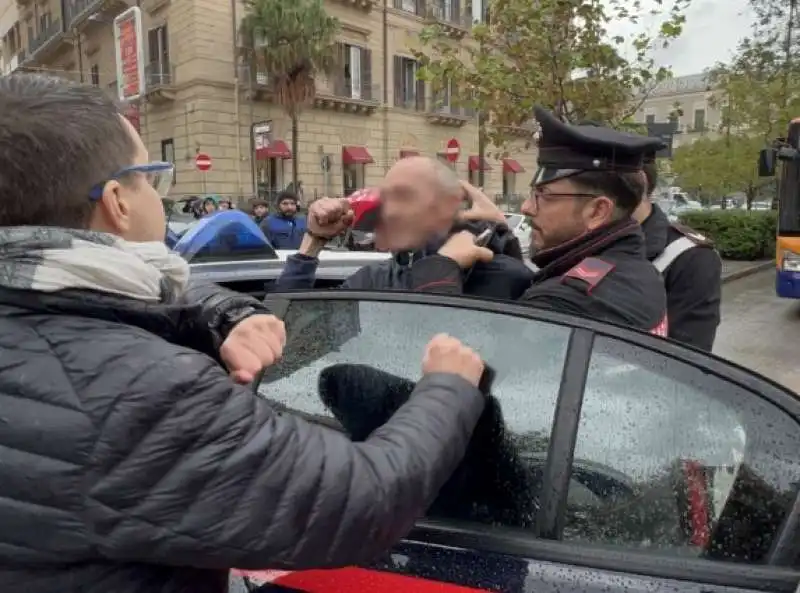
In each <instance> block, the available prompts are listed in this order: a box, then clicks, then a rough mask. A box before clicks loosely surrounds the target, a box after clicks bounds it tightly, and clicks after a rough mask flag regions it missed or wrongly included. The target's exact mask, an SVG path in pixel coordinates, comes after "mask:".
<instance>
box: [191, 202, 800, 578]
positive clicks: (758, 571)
mask: <svg viewBox="0 0 800 593" xmlns="http://www.w3.org/2000/svg"><path fill="white" fill-rule="evenodd" d="M221 216H226V217H229V218H228V220H225V219H223V218H218V217H211V218H208V219H205V220H203V221H201V222H200V223H198V225H196V226H195V227H192V228H191V229H190V230H189V231H187V233H186V234H185V235H184V237H183V238H182V239H181V241H182V244H181V245H180V246H179V249H178V250H179V251H180V252H182V253H183V254H184V255H185V256H186V257H187V259H189V260H190V261H191V262H192V274H193V275H194V276H199V277H205V278H207V279H209V280H213V281H216V282H221V283H223V284H226V285H227V286H229V287H231V288H233V289H236V290H241V291H244V292H251V293H253V294H259V295H263V294H265V293H267V292H268V290H269V283H270V281H271V280H273V279H274V278H275V277H276V276H277V275H278V274H279V273H280V270H281V268H282V266H283V262H284V261H285V257H286V254H283V253H279V252H276V251H275V250H273V249H272V248H271V246H269V244H268V243H267V242H266V240H265V239H264V238H263V234H260V232H256V231H255V230H254V227H255V229H256V230H257V226H256V225H255V224H254V223H252V221H250V219H249V218H248V217H246V216H245V219H246V221H247V222H245V219H242V218H238V219H233V217H234V216H235V213H230V214H227V213H226V214H224V215H221ZM232 219H233V220H232ZM215 220H216V221H217V222H215ZM259 235H260V236H259ZM345 256H346V257H345ZM385 257H388V255H386V254H380V253H369V252H354V253H346V252H345V253H343V252H335V251H332V252H326V253H325V255H323V258H322V265H321V267H320V274H319V275H318V280H319V286H335V285H336V284H338V283H340V282H341V280H342V279H343V278H344V277H346V276H347V275H349V274H350V273H352V272H353V271H355V269H357V268H358V267H360V266H362V265H365V264H366V263H369V262H370V261H376V260H377V259H379V258H385ZM266 298H267V300H268V302H269V304H270V306H271V308H272V310H273V311H274V312H275V313H276V314H278V315H280V316H282V317H283V319H284V320H285V322H286V327H287V334H288V339H287V346H286V350H285V352H284V356H283V358H282V360H281V361H280V362H279V363H278V364H276V365H274V366H273V367H271V368H269V369H267V370H266V371H265V373H264V374H263V376H262V377H261V378H259V380H258V381H257V382H256V384H255V385H254V390H255V391H256V393H257V394H258V395H259V396H260V397H265V398H267V399H268V400H270V401H271V402H272V403H273V405H275V406H276V407H278V408H280V409H285V410H287V411H289V412H291V413H294V414H297V415H299V416H302V417H304V418H306V419H307V420H308V421H310V422H315V423H318V424H321V425H324V426H327V427H328V428H330V429H331V430H339V431H344V432H346V433H347V434H349V435H350V436H351V437H352V438H355V439H356V440H359V439H361V438H364V436H365V435H366V434H369V433H370V432H372V431H373V430H374V429H377V428H378V427H379V426H380V424H382V422H383V420H385V418H386V416H387V415H388V414H391V412H392V411H393V409H394V408H396V407H397V406H398V405H401V404H402V401H403V398H404V397H407V395H408V393H409V392H410V390H411V389H412V388H413V383H414V381H415V380H416V379H417V378H418V377H419V366H420V358H421V353H422V351H423V347H424V345H425V343H426V342H427V341H428V340H429V339H430V338H431V337H432V336H433V335H434V334H436V333H439V332H446V333H449V334H451V335H453V336H456V337H458V338H459V339H461V340H463V341H464V342H466V343H467V344H469V345H470V346H472V347H474V348H476V349H477V350H478V351H479V352H480V354H481V356H483V358H484V359H485V360H486V361H487V363H488V364H489V365H491V366H492V367H493V368H494V370H495V372H496V379H495V382H494V385H493V388H492V396H493V399H491V400H490V402H489V404H490V405H488V407H487V411H486V412H485V413H484V416H483V417H482V419H481V421H480V423H479V426H478V428H477V430H476V432H475V434H474V436H473V440H472V442H471V444H470V447H469V449H468V451H467V454H466V457H465V459H464V461H463V462H462V464H461V466H460V467H459V469H458V470H457V471H456V473H455V474H454V476H453V477H452V478H451V480H450V482H448V484H447V485H445V487H444V488H443V489H442V491H441V493H440V495H439V499H438V500H437V501H436V502H435V503H434V504H433V506H432V507H431V509H430V511H429V513H428V515H427V516H426V517H425V518H423V519H421V520H420V521H419V522H418V523H417V526H416V528H415V529H414V530H413V531H412V532H411V533H410V534H409V536H408V537H407V538H406V540H405V541H403V542H401V543H400V544H398V546H397V547H396V548H395V549H394V550H393V552H392V553H391V554H388V555H387V556H386V557H384V558H382V559H381V560H379V561H377V562H375V563H373V564H371V565H368V566H359V567H350V568H343V569H338V570H326V571H314V570H311V571H292V570H266V571H235V577H234V578H233V581H232V583H233V589H232V590H233V591H237V589H236V588H237V587H239V588H243V589H247V588H253V587H256V586H260V585H263V586H264V588H263V589H259V591H261V592H262V593H271V592H275V593H278V592H284V591H293V592H305V593H319V592H325V593H327V592H333V591H359V592H375V593H384V592H391V591H408V592H411V593H427V592H432V591H442V592H443V593H447V592H449V591H453V593H455V592H457V591H461V592H464V593H466V592H468V591H497V592H503V593H534V592H535V593H539V592H541V591H554V592H555V591H558V592H559V593H578V592H579V591H580V592H583V591H589V592H595V593H601V592H603V593H623V592H624V593H651V592H652V593H654V592H657V591H670V592H678V593H684V592H685V593H701V592H703V593H750V592H755V591H770V592H776V593H783V592H785V593H795V591H796V589H797V586H798V583H800V545H798V544H797V542H798V541H800V510H799V509H800V498H799V497H798V484H800V397H798V395H797V394H795V393H793V392H791V391H789V390H788V389H786V388H783V387H780V386H778V385H776V384H774V383H772V382H771V381H769V380H767V379H765V378H763V377H760V376H758V375H756V374H755V373H752V372H750V371H747V370H746V369H743V368H741V367H739V366H737V365H735V364H733V363H730V362H727V361H724V360H721V359H719V358H717V357H715V356H713V355H711V354H707V353H702V352H699V351H696V350H693V349H690V348H688V347H685V346H682V345H680V344H677V343H673V342H671V341H668V340H664V339H661V338H657V337H655V336H651V335H648V334H644V333H642V332H638V331H635V330H632V329H626V328H620V327H616V326H612V325H608V324H604V323H599V322H596V321H592V320H589V319H584V318H579V317H575V316H567V315H561V314H558V313H554V312H549V311H543V310H537V309H535V308H531V307H527V306H524V305H519V304H515V303H502V302H490V301H480V300H476V299H469V298H455V297H445V296H441V295H430V294H418V293H399V292H384V293H381V292H363V291H343V290H336V291H308V292H302V293H276V292H270V293H269V294H268V295H267V296H266ZM343 479H346V477H344V476H343Z"/></svg>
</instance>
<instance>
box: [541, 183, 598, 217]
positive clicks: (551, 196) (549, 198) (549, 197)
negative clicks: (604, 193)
mask: <svg viewBox="0 0 800 593" xmlns="http://www.w3.org/2000/svg"><path fill="white" fill-rule="evenodd" d="M597 197H599V196H597V195H596V194H589V193H581V192H568V193H567V192H547V193H545V192H543V191H541V190H540V189H537V188H535V187H533V188H531V194H530V197H529V198H528V201H529V202H530V204H531V205H532V208H530V210H531V211H532V212H534V213H536V212H538V211H539V206H540V204H541V202H545V203H548V202H555V201H557V200H566V199H585V200H587V199H591V198H597Z"/></svg>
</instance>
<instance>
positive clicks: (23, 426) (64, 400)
mask: <svg viewBox="0 0 800 593" xmlns="http://www.w3.org/2000/svg"><path fill="white" fill-rule="evenodd" d="M237 299H239V300H237ZM237 299H234V300H231V296H230V294H227V295H226V294H221V293H220V292H219V289H216V288H214V289H210V290H201V291H200V292H199V293H196V296H195V302H196V303H198V304H197V305H195V306H193V307H179V306H174V307H166V306H153V305H146V304H142V303H138V302H132V301H130V300H126V299H121V298H117V297H110V296H104V295H99V294H96V293H86V292H84V293H72V294H70V293H66V292H64V293H57V294H50V295H44V294H39V293H29V292H22V291H9V290H0V526H1V527H0V591H3V592H8V593H12V592H23V591H24V592H25V593H54V592H58V593H156V592H157V593H178V592H180V593H222V592H223V591H225V589H226V586H227V577H226V570H227V569H229V568H231V567H238V568H245V569H256V568H269V567H294V568H300V567H309V566H339V565H345V564H352V563H357V562H361V561H365V560H368V559H370V558H372V557H374V556H376V555H377V554H378V553H380V552H381V551H383V550H385V549H386V548H388V547H389V546H391V545H392V544H393V543H394V542H395V541H396V540H397V539H399V538H400V537H402V536H403V535H404V534H405V533H406V532H407V530H408V529H409V528H410V527H411V525H412V523H413V521H414V520H415V519H416V518H417V517H418V516H419V515H421V514H422V513H423V512H424V511H425V509H426V508H427V507H428V506H429V505H430V503H431V502H432V501H433V499H434V498H435V495H436V493H437V491H438V489H439V488H440V487H441V485H442V484H443V483H444V482H445V481H446V479H447V478H448V476H449V475H450V473H451V472H452V471H453V470H454V469H455V467H456V466H457V464H458V462H459V461H460V459H461V458H462V456H463V454H464V451H465V449H466V446H467V442H468V439H469V436H470V433H471V431H472V430H473V428H474V427H475V424H476V422H477V420H478V417H479V416H480V414H481V412H482V410H483V407H484V401H483V397H482V396H481V395H480V394H479V393H478V391H477V390H476V389H474V388H473V387H472V386H471V385H469V384H468V383H466V382H465V381H464V380H462V379H460V378H458V377H456V376H453V375H431V376H428V377H425V378H423V379H422V380H421V381H420V382H419V383H418V385H417V388H416V390H415V396H414V397H412V398H411V399H410V401H409V403H408V404H406V405H405V406H404V407H403V408H402V409H401V410H400V411H399V412H398V413H397V414H396V415H395V416H394V417H393V418H392V419H391V420H390V421H389V422H388V423H387V424H386V425H385V426H383V427H382V428H381V429H379V430H378V431H376V432H375V433H374V434H373V435H372V436H371V437H370V438H369V439H368V440H367V441H366V442H364V443H351V442H350V441H349V440H348V439H347V438H345V437H344V436H343V435H341V434H339V433H337V432H334V431H331V430H328V429H324V428H320V427H315V426H312V425H310V424H307V423H306V422H304V421H303V420H301V419H298V418H297V417H294V416H292V415H291V414H285V413H284V414H281V413H278V412H276V411H275V410H274V409H273V408H272V407H270V406H269V405H268V404H267V403H266V402H265V401H264V400H262V399H260V398H258V397H256V396H254V395H253V394H252V393H251V391H250V390H249V389H248V388H246V387H241V386H236V385H234V384H233V383H232V382H231V381H230V380H229V379H228V377H227V374H226V372H225V371H224V370H223V369H222V368H221V367H220V366H219V365H218V364H217V363H216V362H215V361H214V360H212V359H211V358H210V357H209V356H207V355H206V354H201V353H199V352H197V351H196V350H193V349H190V347H192V346H194V347H196V348H200V349H202V350H205V351H206V352H207V354H213V353H214V352H215V350H216V345H217V344H218V343H219V341H220V340H221V339H222V338H223V337H224V334H225V332H226V331H227V328H226V324H229V325H230V324H232V323H233V322H234V321H235V319H236V317H237V316H239V315H240V314H241V312H242V310H243V309H242V307H243V306H251V305H252V306H254V307H257V304H256V303H254V302H252V301H250V300H249V299H246V300H241V299H244V297H237ZM223 313H224V314H223ZM420 354H421V353H420Z"/></svg>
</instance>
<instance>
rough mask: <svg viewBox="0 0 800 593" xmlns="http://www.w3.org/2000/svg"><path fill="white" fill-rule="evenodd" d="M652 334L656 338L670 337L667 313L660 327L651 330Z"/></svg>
mask: <svg viewBox="0 0 800 593" xmlns="http://www.w3.org/2000/svg"><path fill="white" fill-rule="evenodd" d="M650 333H651V334H653V335H654V336H661V337H662V338H666V337H668V336H669V321H668V320H667V314H666V313H664V317H663V318H662V319H661V321H660V322H659V323H658V325H657V326H655V327H654V328H653V329H651V330H650Z"/></svg>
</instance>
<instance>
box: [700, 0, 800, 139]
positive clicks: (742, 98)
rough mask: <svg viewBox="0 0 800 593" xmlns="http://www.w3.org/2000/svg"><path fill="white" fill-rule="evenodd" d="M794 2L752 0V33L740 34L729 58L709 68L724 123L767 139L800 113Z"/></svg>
mask: <svg viewBox="0 0 800 593" xmlns="http://www.w3.org/2000/svg"><path fill="white" fill-rule="evenodd" d="M795 4H796V0H757V1H756V0H751V8H752V10H753V12H754V15H755V19H754V22H753V29H752V34H751V36H749V37H747V38H745V39H743V40H742V42H741V43H740V44H739V47H738V49H737V52H736V54H735V55H734V58H733V59H732V60H731V61H730V62H729V63H725V64H718V65H717V66H716V67H715V68H713V69H712V70H711V72H710V78H711V82H712V85H713V86H714V87H715V88H716V89H717V92H716V93H715V96H714V99H713V102H714V103H715V104H716V106H718V107H719V108H720V110H721V112H722V122H721V127H722V128H723V129H726V128H727V129H731V130H734V131H737V132H746V133H747V134H750V135H758V136H760V137H762V138H763V139H764V140H765V141H770V140H772V139H773V138H774V137H775V136H779V135H782V134H783V133H784V130H785V129H786V126H787V125H788V122H789V120H790V119H791V118H793V117H797V116H798V115H800V64H798V61H797V59H796V57H795V55H796V53H797V52H798V50H800V31H797V12H796V8H795Z"/></svg>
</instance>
